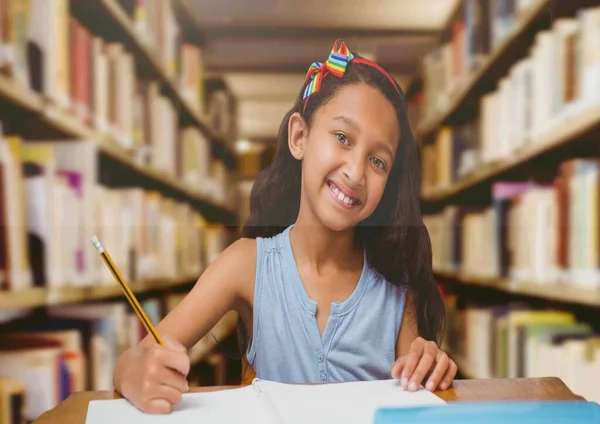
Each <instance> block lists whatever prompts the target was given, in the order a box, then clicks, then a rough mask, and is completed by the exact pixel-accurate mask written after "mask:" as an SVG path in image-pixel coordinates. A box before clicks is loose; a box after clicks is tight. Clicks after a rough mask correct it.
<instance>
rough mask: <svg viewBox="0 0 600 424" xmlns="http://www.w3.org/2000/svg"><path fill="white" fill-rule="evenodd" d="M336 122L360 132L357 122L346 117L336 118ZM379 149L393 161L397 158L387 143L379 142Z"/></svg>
mask: <svg viewBox="0 0 600 424" xmlns="http://www.w3.org/2000/svg"><path fill="white" fill-rule="evenodd" d="M333 119H334V120H338V121H343V122H345V123H346V124H348V125H350V126H351V127H354V128H356V129H357V130H359V127H358V125H357V124H356V122H354V121H353V120H352V119H350V118H348V117H346V116H342V115H340V116H336V117H335V118H333ZM376 145H377V148H378V149H381V150H385V151H386V152H387V153H389V155H390V157H392V159H393V158H394V157H395V155H394V152H392V149H391V148H390V146H388V145H387V143H384V142H382V141H378V142H377V144H376Z"/></svg>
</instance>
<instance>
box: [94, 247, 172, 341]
mask: <svg viewBox="0 0 600 424" xmlns="http://www.w3.org/2000/svg"><path fill="white" fill-rule="evenodd" d="M92 244H93V245H94V247H95V248H96V250H97V251H98V253H100V256H102V259H103V260H104V263H105V264H106V266H107V267H108V269H109V270H110V272H111V273H112V275H113V276H114V277H115V279H116V280H117V282H118V283H119V285H120V286H121V289H122V290H123V294H124V295H125V297H126V298H127V300H128V301H129V304H130V305H131V307H132V308H133V310H134V311H135V313H136V314H137V316H138V318H139V319H140V321H142V324H144V327H146V331H148V333H150V334H152V336H153V337H154V340H156V342H157V343H158V344H160V345H163V344H164V343H163V341H162V339H161V338H160V335H159V334H158V331H156V329H155V328H154V326H153V325H152V322H151V321H150V319H149V318H148V316H147V315H146V313H145V312H144V310H143V309H142V307H141V306H140V304H139V303H138V301H137V299H136V297H135V295H134V294H133V292H132V291H131V289H130V288H129V286H128V285H127V283H126V282H125V279H124V278H123V276H122V275H121V273H120V272H119V270H118V269H117V267H116V265H115V264H114V262H113V261H112V258H111V257H110V255H109V254H108V252H107V251H106V249H105V248H104V246H103V245H102V243H101V242H100V239H99V238H98V237H97V236H94V237H92Z"/></svg>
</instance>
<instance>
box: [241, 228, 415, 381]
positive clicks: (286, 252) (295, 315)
mask: <svg viewBox="0 0 600 424" xmlns="http://www.w3.org/2000/svg"><path fill="white" fill-rule="evenodd" d="M291 228H292V226H289V227H288V228H286V229H285V230H284V231H283V232H281V233H280V234H277V235H275V236H273V237H270V238H257V239H256V243H257V263H256V280H255V287H254V307H253V335H252V340H251V342H250V346H249V347H248V351H247V359H248V363H249V364H250V365H251V366H252V367H253V368H254V371H255V372H256V376H257V377H258V378H262V379H266V380H273V381H278V382H283V383H316V382H343V381H360V380H383V379H388V378H391V373H390V371H391V366H392V363H393V362H394V360H395V359H396V358H395V348H396V341H397V338H398V333H399V330H400V325H401V323H402V316H403V313H404V306H405V300H406V287H397V286H394V285H392V284H391V283H389V282H388V281H386V280H385V279H384V278H383V277H382V276H381V275H380V274H378V273H377V272H376V271H375V270H374V269H372V268H371V267H370V266H369V264H368V263H367V260H366V257H365V261H364V266H363V270H362V274H361V276H360V280H359V282H358V285H357V287H356V288H355V290H354V292H353V293H352V294H351V295H350V297H348V298H347V299H346V300H345V301H343V302H335V303H332V304H331V312H330V316H329V319H328V321H327V326H326V327H325V330H324V331H323V337H321V334H320V332H319V328H318V326H317V320H316V310H317V303H316V302H315V301H314V300H312V299H310V298H309V297H308V295H307V293H306V291H305V290H304V286H303V284H302V281H301V279H300V274H299V272H298V268H297V267H296V261H295V259H294V255H293V252H292V247H291V243H290V238H289V232H290V229H291Z"/></svg>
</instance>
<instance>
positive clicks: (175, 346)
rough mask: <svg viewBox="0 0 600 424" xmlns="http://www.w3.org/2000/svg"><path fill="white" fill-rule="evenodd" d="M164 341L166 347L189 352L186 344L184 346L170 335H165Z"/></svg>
mask: <svg viewBox="0 0 600 424" xmlns="http://www.w3.org/2000/svg"><path fill="white" fill-rule="evenodd" d="M163 341H164V342H165V344H164V347H166V348H168V349H171V350H174V351H176V352H182V353H187V349H186V348H185V346H183V345H182V344H181V343H179V342H178V341H177V340H175V339H172V338H171V337H169V336H164V337H163Z"/></svg>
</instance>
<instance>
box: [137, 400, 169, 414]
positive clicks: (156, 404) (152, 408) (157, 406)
mask: <svg viewBox="0 0 600 424" xmlns="http://www.w3.org/2000/svg"><path fill="white" fill-rule="evenodd" d="M138 409H140V410H141V411H142V412H146V413H148V414H168V413H170V412H171V410H172V409H173V405H171V403H169V401H168V400H165V399H150V400H149V401H148V402H146V403H145V404H144V405H142V406H141V407H139V408H138Z"/></svg>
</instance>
